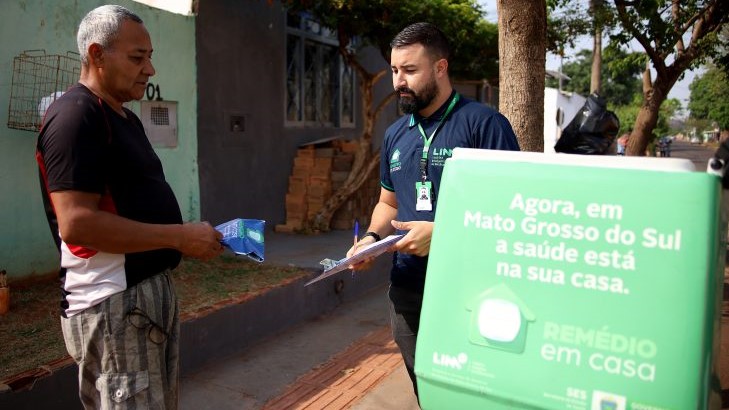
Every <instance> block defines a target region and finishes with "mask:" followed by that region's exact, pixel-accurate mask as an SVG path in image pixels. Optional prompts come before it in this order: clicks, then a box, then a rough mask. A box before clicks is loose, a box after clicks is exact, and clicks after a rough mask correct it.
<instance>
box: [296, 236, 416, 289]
mask: <svg viewBox="0 0 729 410" xmlns="http://www.w3.org/2000/svg"><path fill="white" fill-rule="evenodd" d="M403 236H405V234H400V235H390V236H388V237H386V238H384V239H382V240H380V241H377V242H375V243H371V244H369V245H367V246H365V247H364V248H362V249H361V250H360V251H359V252H357V253H356V254H354V255H352V256H350V257H349V258H344V259H340V260H338V261H335V260H332V259H324V260H323V261H321V262H319V263H320V264H322V265H324V272H322V274H321V275H319V276H317V277H315V278H314V279H312V280H310V281H308V282H306V283H305V284H304V286H309V285H311V284H312V283H316V282H318V281H320V280H322V279H324V278H328V277H329V276H332V275H334V274H335V273H339V272H341V271H343V270H347V269H349V266H350V265H356V264H358V263H360V262H362V261H364V260H365V259H369V258H375V257H377V256H380V255H382V254H383V253H385V252H387V250H388V249H389V248H390V246H392V245H393V244H395V242H397V241H399V240H400V239H401V238H402V237H403Z"/></svg>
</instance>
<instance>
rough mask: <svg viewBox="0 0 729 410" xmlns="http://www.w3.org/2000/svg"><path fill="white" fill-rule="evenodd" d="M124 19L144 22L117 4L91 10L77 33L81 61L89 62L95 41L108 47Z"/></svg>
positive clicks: (105, 47) (103, 46)
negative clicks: (91, 47)
mask: <svg viewBox="0 0 729 410" xmlns="http://www.w3.org/2000/svg"><path fill="white" fill-rule="evenodd" d="M124 20H132V21H134V22H137V23H140V24H141V23H142V19H141V18H139V16H137V15H136V14H134V13H132V12H131V11H129V10H128V9H126V8H124V7H122V6H117V5H113V4H110V5H106V6H101V7H97V8H95V9H93V10H91V11H90V12H89V13H88V14H86V16H84V18H83V19H82V20H81V24H79V26H78V34H77V35H76V43H77V44H78V52H79V54H80V55H81V63H83V64H84V65H86V64H88V63H89V56H88V52H89V46H90V45H91V44H93V43H97V44H99V45H101V47H102V48H104V49H107V48H109V46H111V44H112V43H113V42H114V40H115V39H116V36H117V34H118V33H119V30H120V29H121V25H122V22H124Z"/></svg>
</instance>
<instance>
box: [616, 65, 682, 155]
mask: <svg viewBox="0 0 729 410" xmlns="http://www.w3.org/2000/svg"><path fill="white" fill-rule="evenodd" d="M671 73H673V71H671ZM677 79H678V75H675V76H673V75H671V77H669V78H666V77H662V76H658V77H657V78H656V80H655V82H653V83H651V82H650V71H649V69H648V68H647V67H646V71H645V72H644V73H643V104H642V105H641V107H640V110H639V111H638V116H637V117H636V119H635V124H634V125H633V131H632V133H631V134H630V139H629V140H628V146H627V148H626V151H625V153H626V155H634V156H644V155H645V154H646V148H647V147H648V144H649V143H650V142H651V140H652V139H653V130H654V129H655V127H656V123H657V122H658V111H659V110H660V108H661V104H662V103H663V101H665V100H666V97H667V96H668V92H669V91H670V90H671V87H672V86H673V84H674V83H675V82H676V80H677Z"/></svg>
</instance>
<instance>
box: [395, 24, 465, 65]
mask: <svg viewBox="0 0 729 410" xmlns="http://www.w3.org/2000/svg"><path fill="white" fill-rule="evenodd" d="M413 44H422V45H423V47H425V49H426V51H427V52H428V54H430V55H431V56H433V58H434V59H435V60H440V59H441V58H445V59H446V60H448V58H449V57H450V54H451V46H450V44H449V43H448V39H447V38H446V36H445V34H443V32H442V31H440V30H439V29H438V27H436V26H435V25H433V24H431V23H425V22H421V23H415V24H411V25H409V26H407V27H405V28H404V29H403V30H402V31H401V32H399V33H397V35H396V36H395V38H393V39H392V41H391V42H390V48H399V47H407V46H410V45H413Z"/></svg>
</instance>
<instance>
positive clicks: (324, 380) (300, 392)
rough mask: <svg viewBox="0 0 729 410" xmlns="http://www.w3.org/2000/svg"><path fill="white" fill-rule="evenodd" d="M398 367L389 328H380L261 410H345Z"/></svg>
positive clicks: (398, 363) (296, 382) (295, 384)
mask: <svg viewBox="0 0 729 410" xmlns="http://www.w3.org/2000/svg"><path fill="white" fill-rule="evenodd" d="M401 364H402V358H401V356H400V351H399V350H398V348H397V346H396V345H395V342H394V341H393V340H392V334H391V332H390V328H389V326H383V327H381V328H379V329H377V330H375V331H373V332H371V333H369V334H368V335H367V336H365V337H363V338H361V339H359V340H357V341H356V342H355V343H353V344H352V345H350V346H349V347H348V348H347V349H346V350H344V351H343V352H340V353H338V354H337V355H335V356H334V357H332V358H331V359H330V360H328V361H327V362H326V363H324V364H322V365H321V366H318V367H317V368H315V369H313V370H311V371H310V372H309V373H306V374H305V375H303V376H301V377H300V378H299V379H297V380H296V381H295V382H294V383H292V384H291V385H290V386H288V387H287V388H286V390H285V391H284V393H282V394H281V395H279V396H278V397H275V398H273V399H271V400H269V401H268V402H267V403H266V404H265V405H264V406H263V409H265V410H280V409H287V410H288V409H291V410H304V409H305V410H323V409H326V410H341V409H348V408H350V407H352V405H354V404H355V403H356V402H357V401H358V400H360V399H361V398H362V397H364V395H365V394H367V393H368V392H369V391H370V390H372V389H373V388H374V387H376V386H377V384H378V383H380V382H381V381H382V380H384V379H385V378H386V377H387V376H389V375H390V374H391V373H392V372H393V371H394V370H395V369H396V368H397V367H398V366H400V365H401Z"/></svg>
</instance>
